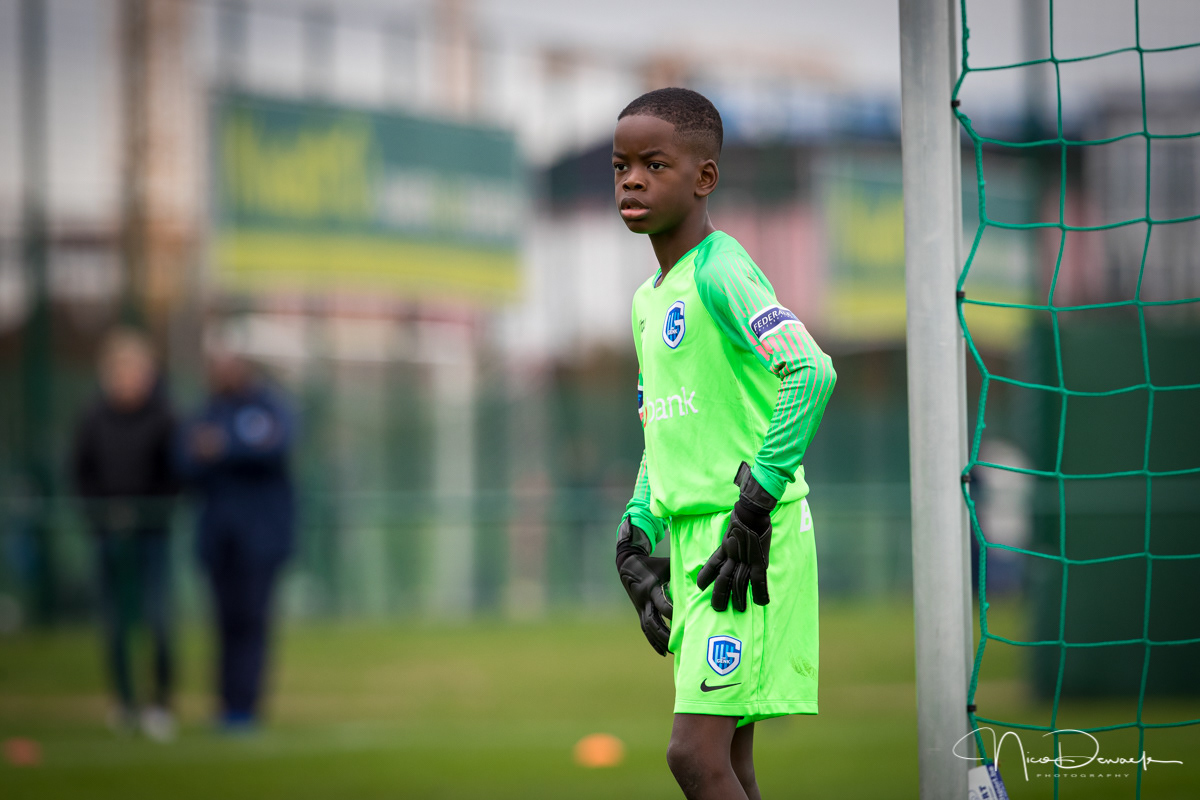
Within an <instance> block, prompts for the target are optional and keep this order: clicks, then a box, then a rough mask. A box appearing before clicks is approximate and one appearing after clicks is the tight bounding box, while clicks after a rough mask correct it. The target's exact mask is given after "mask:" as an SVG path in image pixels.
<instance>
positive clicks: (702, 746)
mask: <svg viewBox="0 0 1200 800" xmlns="http://www.w3.org/2000/svg"><path fill="white" fill-rule="evenodd" d="M737 722H738V717H718V716H713V715H709V714H676V715H675V725H674V726H673V727H672V728H671V743H670V745H668V746H667V764H668V765H669V766H670V767H671V774H672V775H674V776H675V780H676V782H678V783H679V788H680V789H682V790H683V794H684V796H685V797H686V798H687V800H746V797H747V796H746V791H745V789H743V788H742V781H741V779H740V778H739V776H738V774H737V773H736V772H735V771H734V768H733V760H732V757H731V756H732V747H733V742H734V739H735V729H736V728H737ZM755 797H757V794H756V795H755Z"/></svg>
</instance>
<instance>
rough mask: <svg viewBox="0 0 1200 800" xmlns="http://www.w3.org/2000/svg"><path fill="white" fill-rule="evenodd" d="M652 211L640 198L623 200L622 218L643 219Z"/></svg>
mask: <svg viewBox="0 0 1200 800" xmlns="http://www.w3.org/2000/svg"><path fill="white" fill-rule="evenodd" d="M649 213H650V209H648V208H646V207H645V206H644V205H642V203H641V202H640V201H638V200H622V201H621V218H622V219H629V220H632V219H641V218H642V217H644V216H646V215H647V214H649Z"/></svg>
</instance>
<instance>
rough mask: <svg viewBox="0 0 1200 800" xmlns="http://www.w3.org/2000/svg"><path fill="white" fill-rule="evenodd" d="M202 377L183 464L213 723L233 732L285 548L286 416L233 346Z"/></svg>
mask: <svg viewBox="0 0 1200 800" xmlns="http://www.w3.org/2000/svg"><path fill="white" fill-rule="evenodd" d="M208 381H209V387H210V390H211V396H210V397H209V400H208V402H207V404H206V405H205V407H204V408H203V410H202V411H201V412H200V414H199V415H198V416H197V417H196V419H194V420H193V421H192V422H191V424H190V425H188V426H187V428H186V429H185V430H183V431H182V448H181V450H182V454H183V457H182V467H183V472H184V474H185V475H186V476H187V478H188V479H189V480H190V481H191V482H192V483H193V484H194V485H195V486H196V488H197V490H198V492H199V494H200V498H201V511H200V519H199V531H198V537H197V546H198V554H199V558H200V561H201V563H202V564H203V566H204V568H205V570H206V572H207V573H208V577H209V582H210V584H211V586H212V594H213V601H214V608H215V612H216V621H217V633H218V636H219V644H218V665H217V673H218V683H219V686H218V689H219V693H220V699H221V710H220V719H219V722H220V725H221V727H222V728H223V729H224V730H226V731H229V732H239V731H246V730H252V729H253V727H254V726H255V724H256V723H257V721H258V718H259V713H260V711H261V709H260V697H261V694H262V685H263V674H264V672H265V666H266V661H267V641H268V633H269V627H270V626H269V621H270V613H271V597H272V593H273V590H274V587H275V583H276V578H277V577H278V575H279V572H280V568H281V567H282V566H283V564H284V562H285V561H286V560H287V558H288V556H289V555H290V554H291V551H292V542H293V537H294V531H293V529H294V517H295V512H294V500H293V493H292V481H291V476H290V471H289V468H288V455H289V453H290V451H291V446H292V437H293V420H292V415H291V412H290V410H289V409H288V407H287V405H286V403H285V402H284V401H283V399H282V398H281V397H280V396H279V394H278V393H277V392H276V391H274V390H273V389H271V388H270V387H269V386H268V385H267V384H266V383H265V382H264V381H262V380H261V379H259V378H258V377H257V376H256V375H255V373H254V371H253V369H252V368H251V366H250V364H248V363H247V362H246V361H245V360H244V359H243V358H241V357H240V356H238V355H236V354H233V353H231V352H228V351H219V352H215V353H213V354H211V355H210V358H209V363H208Z"/></svg>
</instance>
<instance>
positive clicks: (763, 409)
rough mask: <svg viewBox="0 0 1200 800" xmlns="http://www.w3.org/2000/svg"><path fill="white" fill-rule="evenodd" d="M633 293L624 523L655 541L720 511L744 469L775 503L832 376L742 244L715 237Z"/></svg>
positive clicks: (785, 491) (797, 488) (797, 478)
mask: <svg viewBox="0 0 1200 800" xmlns="http://www.w3.org/2000/svg"><path fill="white" fill-rule="evenodd" d="M660 276H661V273H656V274H655V275H653V276H652V277H651V278H650V279H649V280H647V281H646V282H645V283H644V284H642V286H641V287H639V288H638V290H637V291H636V292H635V293H634V298H633V315H632V322H633V337H634V345H635V349H636V350H637V356H638V369H639V373H640V374H639V378H638V413H639V416H640V417H641V421H642V428H643V432H644V435H645V451H644V453H643V456H642V463H641V466H640V468H639V469H638V476H637V482H636V484H635V488H634V493H633V497H632V498H631V499H630V501H629V504H628V506H627V509H626V514H627V515H628V516H630V517H631V519H632V522H633V523H634V524H635V525H637V526H638V527H640V528H642V529H643V530H644V531H646V533H647V535H648V536H650V538H651V541H652V542H655V543H656V542H658V541H659V540H660V539H661V538H662V536H663V520H664V519H665V518H668V517H672V516H680V515H689V514H708V513H715V512H718V511H723V510H727V509H730V508H732V507H733V505H734V503H735V502H736V501H737V498H738V493H739V490H738V488H737V487H736V486H735V485H734V484H733V477H734V474H735V473H736V472H737V468H738V465H739V464H740V463H741V462H742V461H746V462H748V463H750V464H751V469H752V473H753V475H754V477H755V479H756V480H757V481H758V482H759V484H761V485H762V487H763V488H764V489H766V490H767V491H768V492H770V493H771V494H772V495H773V496H774V497H776V498H777V499H779V500H780V501H782V502H788V501H792V500H799V499H800V498H802V497H804V496H805V495H806V494H808V485H807V483H805V481H804V468H803V467H802V466H801V461H802V460H803V457H804V452H805V450H806V449H807V448H808V444H809V442H810V441H811V440H812V437H813V435H814V434H815V433H816V430H817V426H818V425H819V424H820V421H821V416H822V414H823V413H824V411H825V404H826V403H827V402H828V400H829V396H830V394H831V393H832V392H833V386H834V383H835V381H836V380H837V375H836V373H835V372H834V369H833V363H832V362H831V361H830V359H829V356H827V355H825V353H823V352H822V351H821V349H820V348H819V347H818V346H817V343H816V342H814V341H813V339H812V337H811V336H810V335H809V334H808V331H807V330H806V329H805V327H804V325H803V324H802V323H801V322H800V321H799V320H798V319H797V318H796V315H795V314H793V313H792V312H791V311H789V310H788V309H787V308H784V307H783V306H782V305H780V304H779V301H778V300H777V299H776V297H775V291H774V289H772V287H771V284H770V282H769V281H768V280H767V278H766V276H765V275H763V273H762V271H761V270H759V268H758V266H757V265H756V264H755V263H754V261H753V260H751V258H750V256H749V255H748V254H747V253H746V251H745V250H744V249H743V248H742V246H741V245H740V244H738V242H737V241H736V240H735V239H734V238H733V237H731V236H729V235H727V234H725V233H723V232H721V231H715V232H714V233H712V234H710V235H709V236H707V237H706V238H705V239H704V240H703V241H702V242H701V243H700V244H698V245H697V246H696V247H694V248H692V249H691V250H690V251H688V253H687V254H685V255H684V256H683V258H681V259H680V260H679V262H678V263H677V264H675V266H674V267H672V268H671V269H670V270H669V271H668V272H667V274H666V275H665V276H663V277H662V280H661V282H660V281H659V278H660Z"/></svg>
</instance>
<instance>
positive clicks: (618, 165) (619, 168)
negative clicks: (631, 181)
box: [613, 164, 626, 172]
mask: <svg viewBox="0 0 1200 800" xmlns="http://www.w3.org/2000/svg"><path fill="white" fill-rule="evenodd" d="M613 169H615V170H616V171H617V172H621V171H622V170H624V169H626V166H625V165H624V164H613Z"/></svg>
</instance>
